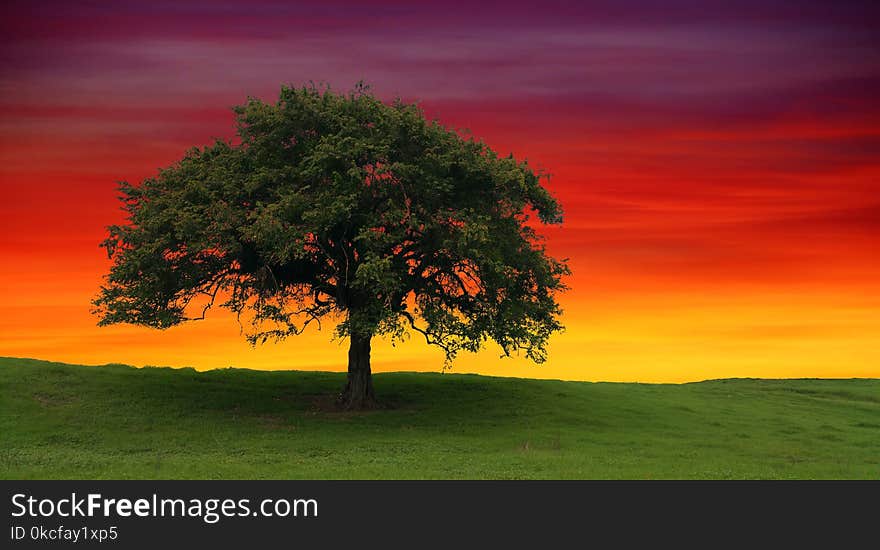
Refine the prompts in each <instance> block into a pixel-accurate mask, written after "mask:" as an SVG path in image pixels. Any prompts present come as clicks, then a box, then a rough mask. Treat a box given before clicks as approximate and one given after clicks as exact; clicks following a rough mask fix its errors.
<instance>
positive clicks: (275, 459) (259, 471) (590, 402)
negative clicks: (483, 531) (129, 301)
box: [0, 359, 880, 479]
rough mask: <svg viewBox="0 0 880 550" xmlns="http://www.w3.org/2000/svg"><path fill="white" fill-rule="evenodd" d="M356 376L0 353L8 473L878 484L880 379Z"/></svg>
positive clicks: (1, 442) (1, 460)
mask: <svg viewBox="0 0 880 550" xmlns="http://www.w3.org/2000/svg"><path fill="white" fill-rule="evenodd" d="M343 377H344V375H343V374H338V373H324V372H296V371H282V372H262V371H250V370H239V369H226V370H215V371H209V372H196V371H194V370H192V369H170V368H143V369H135V368H132V367H128V366H123V365H107V366H102V367H84V366H76V365H64V364H60V363H48V362H45V361H36V360H29V359H0V477H2V478H5V479H10V478H13V479H32V478H40V479H43V478H74V479H106V478H114V479H116V478H123V479H124V478H209V479H216V478H221V479H229V478H235V479H242V478H269V479H282V478H306V479H326V478H342V479H348V478H357V479H363V478H391V479H408V478H469V479H472V478H492V479H510V478H516V479H520V478H588V479H594V478H628V479H652V478H713V479H718V478H871V479H877V478H880V380H866V379H856V380H753V379H737V380H718V381H710V382H700V383H695V384H681V385H678V384H619V383H595V384H594V383H583V382H560V381H548V380H524V379H512V378H490V377H484V376H474V375H456V374H445V375H443V374H414V373H394V374H379V375H376V376H375V385H376V389H377V392H378V393H379V396H380V398H381V399H383V400H384V401H385V402H386V403H388V404H389V406H390V408H387V409H384V410H379V411H374V412H367V413H356V414H353V413H340V412H333V411H331V410H329V409H328V407H327V403H328V401H329V396H330V395H332V394H333V392H334V391H336V390H338V389H339V388H340V387H341V386H342V383H343V379H344V378H343Z"/></svg>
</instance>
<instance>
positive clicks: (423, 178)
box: [94, 85, 569, 391]
mask: <svg viewBox="0 0 880 550" xmlns="http://www.w3.org/2000/svg"><path fill="white" fill-rule="evenodd" d="M234 112H235V117H236V128H237V139H235V140H231V141H227V140H217V141H215V142H214V143H213V144H211V145H208V146H206V147H202V148H192V149H190V150H189V151H187V152H186V154H185V155H184V157H183V158H182V159H181V160H180V161H179V162H176V163H175V164H173V165H172V166H170V167H167V168H164V169H161V170H159V172H158V174H157V175H156V176H155V177H151V178H148V179H146V180H144V181H143V182H142V183H140V184H139V185H132V184H129V183H127V182H122V183H121V184H120V191H121V197H120V198H121V200H122V202H123V206H124V209H125V212H126V214H127V219H126V222H125V223H123V224H121V225H113V226H110V227H109V228H108V231H109V236H108V238H107V239H106V240H105V241H104V242H103V243H102V246H103V247H105V248H106V249H107V252H108V254H109V256H110V257H111V259H112V267H111V270H110V273H109V274H108V275H107V277H106V280H105V283H104V284H103V285H102V287H101V290H100V294H99V295H98V297H97V298H96V299H95V300H94V306H95V310H94V311H95V313H96V314H97V315H98V316H99V318H100V321H99V324H101V325H107V324H111V323H120V322H123V323H134V324H139V325H146V326H151V327H156V328H168V327H171V326H174V325H177V324H179V323H181V322H184V321H188V320H193V319H196V318H203V317H204V316H205V313H206V312H207V311H208V310H209V309H210V308H211V307H213V306H215V305H216V306H221V307H225V308H227V309H229V310H232V311H233V312H235V313H236V314H237V315H238V316H239V319H242V320H244V321H245V323H244V326H246V327H248V328H247V329H246V331H245V332H246V336H247V338H248V340H249V341H250V342H251V343H254V344H256V343H261V342H265V341H267V340H269V339H283V338H285V337H287V336H290V335H294V334H299V333H300V332H302V331H303V330H304V328H305V327H307V326H309V325H311V324H317V325H320V324H321V322H322V320H323V321H325V322H326V321H327V320H330V321H331V322H334V323H335V331H336V334H337V335H338V336H340V337H352V344H354V339H355V338H357V339H358V340H360V341H362V340H364V339H365V340H366V342H367V345H368V344H369V339H370V338H372V337H373V336H376V335H390V336H391V337H392V338H400V337H403V336H404V335H405V334H407V333H409V332H415V333H418V334H420V335H421V337H423V338H424V339H425V341H426V342H428V343H429V344H433V345H436V346H439V347H440V348H442V349H443V350H444V352H445V354H446V358H447V361H452V359H454V358H455V356H456V354H458V353H459V352H460V351H463V350H466V351H472V352H475V351H477V350H479V349H480V348H481V347H482V346H483V345H484V343H485V342H486V341H487V340H493V341H495V342H497V343H498V345H500V347H501V350H502V351H503V353H504V354H506V355H509V354H511V353H514V352H521V353H524V354H525V355H526V356H527V357H529V358H531V359H532V360H534V361H536V362H542V361H544V360H545V358H546V356H547V350H546V344H547V340H548V337H549V336H550V335H551V334H552V333H554V332H556V331H559V330H561V328H562V325H561V324H560V322H559V316H560V313H561V311H560V308H559V306H558V304H557V303H556V300H555V295H556V293H557V292H559V291H561V290H563V289H564V284H563V282H562V279H563V277H564V276H565V275H566V274H568V272H569V271H568V268H567V267H566V264H565V262H564V261H559V260H556V259H554V258H552V257H550V256H549V255H548V254H547V253H546V251H545V248H544V245H543V243H542V238H541V237H540V235H539V234H538V233H537V232H536V231H535V229H534V227H533V224H532V223H531V222H530V219H531V218H532V217H536V218H537V220H538V221H539V222H542V223H545V224H558V223H561V221H562V211H561V208H560V205H559V204H558V202H557V201H556V200H555V199H554V198H553V197H552V196H551V194H550V193H549V192H548V191H547V189H545V188H544V187H543V186H542V184H541V183H542V180H543V179H544V178H545V176H544V175H543V174H541V173H540V172H536V171H535V170H533V169H532V168H531V167H530V166H529V165H528V163H527V162H526V161H519V160H516V159H515V158H513V156H512V155H510V156H499V155H498V154H496V153H495V152H494V151H492V150H491V149H490V148H489V147H488V146H487V145H485V144H484V143H482V142H480V141H477V140H475V139H472V138H469V137H467V136H463V135H461V134H459V133H458V132H456V131H454V130H451V129H448V128H446V127H444V126H443V125H441V124H440V123H439V122H437V121H430V120H427V119H426V118H425V116H424V114H423V112H422V111H421V110H420V108H419V107H418V106H417V105H414V104H408V103H405V102H403V101H401V100H396V101H393V102H391V103H383V102H382V101H381V100H379V99H377V98H376V97H375V96H374V95H372V93H371V92H370V91H369V89H367V88H366V87H365V86H362V85H359V86H357V87H356V88H355V89H354V90H353V91H351V92H348V93H342V94H338V93H335V92H333V91H331V90H330V89H329V88H326V87H318V86H314V85H310V86H304V87H282V89H281V93H280V97H279V99H278V101H277V102H276V103H274V104H271V103H265V102H263V101H261V100H259V99H256V98H249V99H248V100H247V102H246V103H244V104H243V105H240V106H237V107H234ZM368 351H369V347H367V353H368ZM350 361H351V354H350ZM350 367H351V365H350ZM367 369H369V366H368V363H367ZM367 372H369V370H368V371H367ZM370 391H372V390H371V389H370Z"/></svg>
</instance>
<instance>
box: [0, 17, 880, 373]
mask: <svg viewBox="0 0 880 550" xmlns="http://www.w3.org/2000/svg"><path fill="white" fill-rule="evenodd" d="M657 5H659V4H657V3H654V2H647V1H644V2H632V1H630V2H612V1H607V2H579V3H564V2H553V1H550V2H542V3H540V4H534V3H517V2H507V3H503V4H500V3H499V4H492V3H488V4H487V3H475V2H471V3H465V4H461V5H458V6H456V5H455V4H450V3H448V2H445V3H437V4H434V5H431V4H419V5H416V3H410V2H382V3H378V4H376V3H374V4H372V5H370V6H366V5H365V4H363V3H351V5H347V4H345V3H342V2H331V3H327V2H322V3H321V4H320V7H311V8H303V7H293V6H292V3H288V2H268V1H259V2H235V1H220V2H211V3H195V2H180V1H174V2H172V1H167V2H149V3H147V2H140V3H137V2H107V3H105V4H101V3H88V4H87V5H85V6H74V3H68V2H41V3H31V2H13V3H11V4H10V5H9V7H8V8H7V9H6V13H5V15H4V18H3V20H2V22H0V30H2V36H3V46H2V50H0V114H2V118H0V185H2V198H3V200H2V203H0V224H2V230H3V238H2V241H0V254H2V257H3V258H4V262H3V263H4V268H3V271H2V274H0V288H2V292H3V296H2V299H0V355H10V356H29V357H39V358H47V359H54V360H63V361H71V362H85V363H105V362H111V361H112V362H126V363H133V364H138V365H141V364H163V365H174V366H182V365H192V366H195V367H197V368H211V367H223V366H228V365H235V366H239V367H248V368H322V369H339V368H342V367H343V360H344V350H343V348H340V346H339V344H338V343H330V342H329V334H328V333H327V332H325V333H321V334H309V335H307V336H305V337H301V338H299V339H293V340H291V341H289V342H287V343H285V344H282V345H277V346H273V345H269V346H265V347H261V348H257V349H256V350H250V349H249V348H248V346H247V344H246V343H245V342H244V341H243V339H241V338H240V337H239V336H238V332H237V325H236V324H235V322H234V321H233V320H231V319H229V318H228V317H227V316H224V315H222V314H220V315H215V316H214V318H213V319H211V320H209V321H207V322H205V323H204V324H203V325H201V326H197V325H193V326H191V327H190V326H187V327H180V328H175V329H172V330H170V331H166V332H156V331H153V330H150V329H145V328H137V327H111V328H101V329H99V328H97V327H95V319H94V318H92V317H91V316H90V315H89V312H88V309H89V303H88V302H89V300H90V298H91V297H92V296H93V295H94V294H95V292H96V291H97V287H98V285H99V284H100V277H101V275H102V274H103V273H104V272H105V271H106V269H107V267H108V264H107V260H106V258H105V257H103V256H102V252H103V251H102V250H100V249H99V248H98V246H97V244H98V242H100V241H101V240H102V238H103V235H104V226H105V225H107V224H110V223H115V222H117V221H119V219H120V212H119V210H118V205H117V202H116V198H115V182H116V181H118V180H123V179H125V180H129V181H139V180H140V179H142V178H144V177H145V176H148V175H151V174H153V173H155V171H156V169H157V168H159V167H160V166H164V165H167V164H170V163H171V162H173V161H174V160H176V159H178V158H179V157H180V156H181V154H182V153H183V151H184V150H185V149H186V148H188V147H190V146H192V145H199V144H204V143H207V142H209V141H210V140H211V138H212V137H215V136H216V137H224V138H226V137H231V136H232V124H231V123H232V116H231V112H230V111H229V107H230V106H231V105H234V104H237V103H241V102H242V101H243V100H244V99H245V98H246V97H247V96H249V95H252V96H259V97H262V98H264V99H266V100H272V99H274V97H275V96H276V95H277V93H278V89H279V87H280V85H281V84H282V83H291V84H301V83H304V82H307V81H309V80H314V81H324V82H328V83H330V84H331V85H332V86H334V87H336V88H340V89H345V88H348V87H350V86H351V85H353V84H354V83H355V82H357V81H358V80H361V79H364V80H366V81H368V82H369V83H370V84H371V85H372V86H373V88H374V90H375V92H376V93H377V94H378V95H380V96H381V97H385V98H389V99H390V98H392V97H394V96H396V95H400V96H402V97H404V98H406V99H409V100H418V101H420V102H421V103H422V105H423V107H424V108H425V110H426V112H427V113H428V114H429V115H430V116H432V117H436V118H439V119H440V120H441V121H442V122H444V123H446V124H448V125H450V126H455V127H459V128H469V129H470V130H471V131H472V132H473V134H474V135H476V136H478V137H480V138H482V139H484V140H485V141H486V142H487V143H489V144H490V145H491V146H492V147H493V148H495V149H496V150H498V151H499V152H502V153H506V152H508V151H513V152H514V154H516V155H517V156H519V157H528V158H529V159H530V161H531V162H533V163H536V164H537V165H539V166H542V167H544V168H546V169H547V170H549V171H550V172H551V173H552V174H553V178H552V180H551V183H550V187H551V190H552V191H553V192H554V193H555V194H556V195H557V196H558V197H559V199H560V200H561V202H562V204H563V206H564V208H565V211H566V220H565V224H564V225H563V227H562V228H561V229H553V230H551V231H548V232H547V235H548V238H549V246H550V249H551V251H552V252H553V253H554V254H556V255H558V256H564V257H568V258H570V262H571V267H572V269H573V271H574V275H573V277H572V279H571V287H572V290H571V291H569V292H568V293H567V294H565V295H564V296H563V297H562V303H563V306H564V307H565V310H566V314H565V317H564V323H565V324H566V326H567V327H568V330H567V332H566V333H565V334H564V335H561V336H559V337H557V338H554V340H552V341H551V360H550V361H549V362H548V363H547V364H546V365H543V366H540V367H535V366H530V365H528V364H527V363H525V362H524V361H516V360H514V361H510V360H506V361H500V360H498V359H497V355H498V354H497V353H496V351H495V349H493V348H490V349H489V350H488V351H486V352H484V353H481V354H480V355H477V356H475V357H464V358H463V359H462V360H461V361H460V362H459V363H458V366H457V367H456V370H457V371H460V372H485V373H491V374H511V375H516V376H534V377H558V378H569V379H589V380H600V379H601V380H643V381H681V380H697V379H705V378H718V377H727V376H768V377H770V376H828V377H831V376H842V377H847V376H880V351H878V350H880V345H878V344H880V342H878V334H880V298H878V296H880V293H878V289H880V283H878V281H880V277H878V276H880V259H878V258H880V256H878V253H877V250H878V246H877V244H878V236H880V194H878V188H880V102H878V101H877V98H878V97H880V40H878V38H877V36H878V35H877V32H876V29H877V24H878V22H880V18H878V10H877V9H876V8H872V7H871V4H870V3H857V2H853V3H846V2H842V3H839V2H835V3H830V2H822V3H818V2H817V3H811V2H798V3H797V4H795V3H790V2H766V1H762V2H758V1H747V2H742V3H736V6H732V5H728V3H722V2H718V3H713V2H706V1H692V2H681V1H672V2H668V3H663V6H662V9H661V8H660V7H657ZM441 364H442V359H441V357H440V355H439V353H437V352H433V351H430V350H427V349H425V348H424V347H423V346H421V344H417V343H416V342H413V343H412V344H411V345H406V346H404V348H403V349H398V350H394V351H392V350H391V349H390V348H388V347H387V346H386V347H382V346H380V349H379V350H377V352H376V358H375V366H376V367H377V369H378V370H391V369H406V370H438V369H439V368H440V366H441Z"/></svg>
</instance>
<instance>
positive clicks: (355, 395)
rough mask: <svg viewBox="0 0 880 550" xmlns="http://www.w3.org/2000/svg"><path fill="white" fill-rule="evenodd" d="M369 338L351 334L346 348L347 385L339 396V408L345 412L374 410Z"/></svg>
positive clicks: (375, 404) (374, 398) (374, 397)
mask: <svg viewBox="0 0 880 550" xmlns="http://www.w3.org/2000/svg"><path fill="white" fill-rule="evenodd" d="M371 339H372V337H371V336H361V335H356V334H352V335H351V345H350V346H349V348H348V383H347V384H346V385H345V389H344V390H342V394H341V395H340V396H339V406H340V407H341V408H343V409H345V410H358V409H373V408H376V406H377V403H376V395H375V394H374V393H373V377H372V374H371V373H370V340H371Z"/></svg>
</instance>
